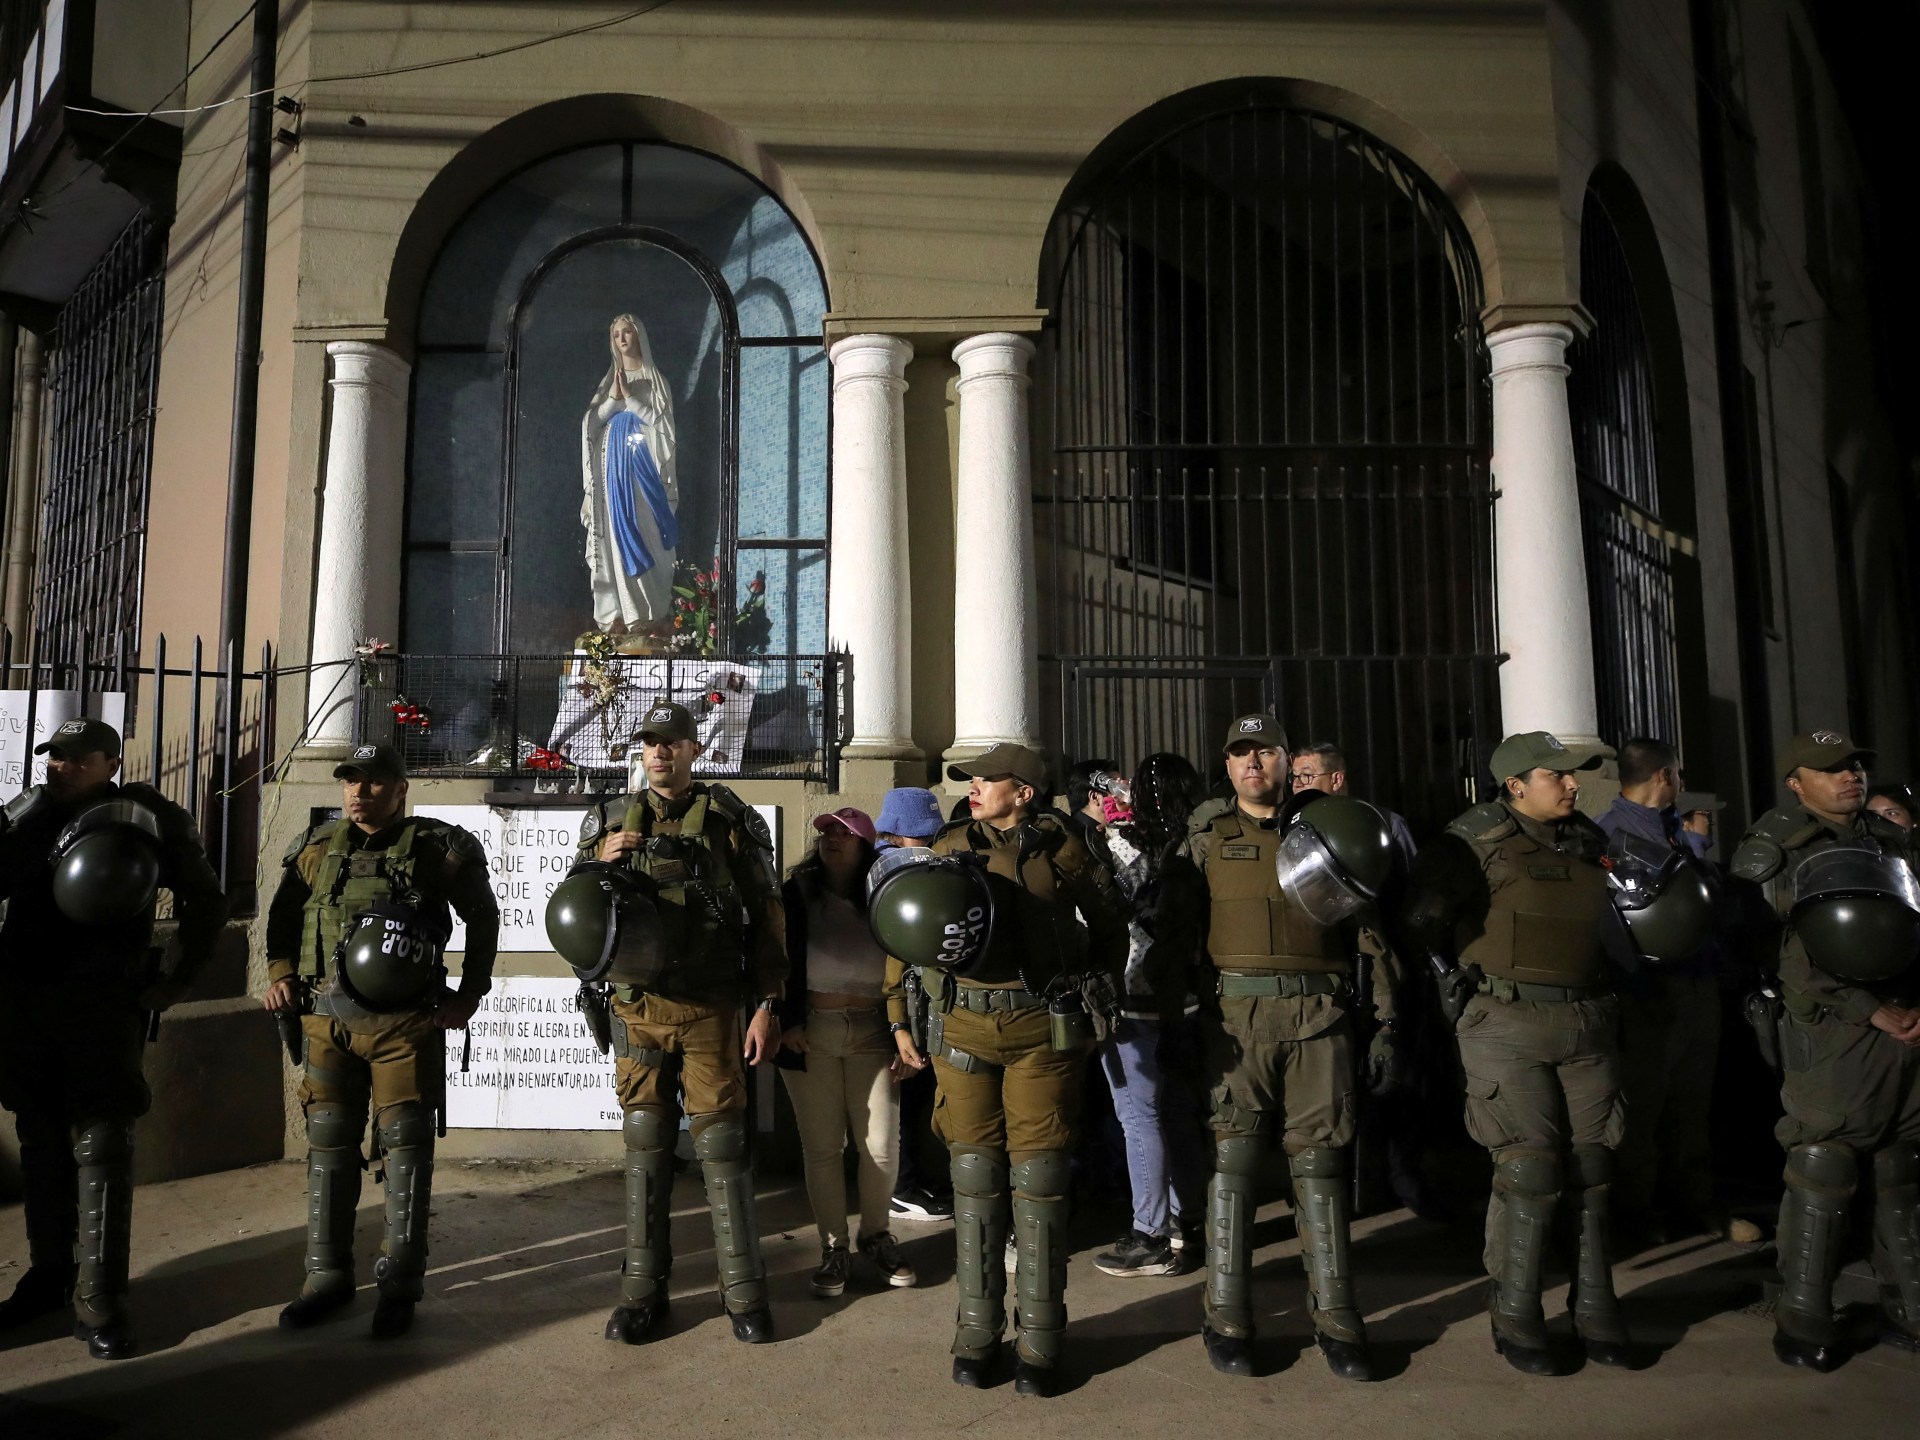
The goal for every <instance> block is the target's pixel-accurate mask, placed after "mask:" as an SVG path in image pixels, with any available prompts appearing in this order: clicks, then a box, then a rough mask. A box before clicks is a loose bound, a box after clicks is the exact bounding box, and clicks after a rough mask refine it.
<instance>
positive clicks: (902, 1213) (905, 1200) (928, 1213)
mask: <svg viewBox="0 0 1920 1440" xmlns="http://www.w3.org/2000/svg"><path fill="white" fill-rule="evenodd" d="M889 1208H891V1209H892V1211H893V1213H894V1214H895V1215H898V1216H899V1217H900V1218H901V1219H903V1220H951V1219H952V1218H953V1197H952V1196H951V1195H936V1194H934V1193H933V1191H931V1190H929V1189H927V1187H926V1186H924V1185H911V1186H909V1187H907V1188H906V1189H905V1190H902V1191H900V1192H898V1193H897V1194H896V1195H895V1196H894V1197H893V1203H892V1205H891V1206H890V1207H889Z"/></svg>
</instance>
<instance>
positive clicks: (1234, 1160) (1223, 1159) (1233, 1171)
mask: <svg viewBox="0 0 1920 1440" xmlns="http://www.w3.org/2000/svg"><path fill="white" fill-rule="evenodd" d="M1265 1148H1266V1146H1265V1144H1264V1142H1263V1141H1262V1140H1261V1139H1260V1137H1259V1136H1258V1135H1222V1136H1221V1137H1220V1138H1219V1139H1218V1140H1216V1141H1214V1145H1213V1167H1214V1169H1216V1170H1218V1171H1219V1172H1220V1173H1221V1174H1222V1175H1258V1174H1259V1173H1260V1152H1261V1151H1262V1150H1264V1149H1265Z"/></svg>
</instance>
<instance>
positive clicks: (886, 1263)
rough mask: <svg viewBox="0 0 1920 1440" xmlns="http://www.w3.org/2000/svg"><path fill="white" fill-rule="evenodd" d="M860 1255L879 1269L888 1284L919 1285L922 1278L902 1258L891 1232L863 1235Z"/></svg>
mask: <svg viewBox="0 0 1920 1440" xmlns="http://www.w3.org/2000/svg"><path fill="white" fill-rule="evenodd" d="M841 1253H843V1254H844V1253H845V1252H844V1251H843V1252H841ZM860 1253H861V1254H862V1255H864V1256H866V1257H867V1259H869V1260H871V1261H873V1263H874V1264H875V1265H876V1266H878V1267H879V1269H880V1275H881V1278H882V1279H884V1280H885V1281H886V1282H887V1284H889V1285H892V1286H895V1287H899V1286H903V1285H915V1284H918V1283H919V1280H920V1277H919V1276H918V1275H915V1274H914V1273H913V1267H912V1266H911V1265H909V1264H907V1262H906V1261H905V1260H902V1259H901V1258H900V1246H899V1244H898V1242H896V1241H895V1240H894V1238H893V1232H892V1231H891V1230H882V1231H881V1232H880V1233H879V1234H878V1235H862V1236H861V1237H860Z"/></svg>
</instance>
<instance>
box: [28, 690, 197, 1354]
mask: <svg viewBox="0 0 1920 1440" xmlns="http://www.w3.org/2000/svg"><path fill="white" fill-rule="evenodd" d="M34 753H35V754H45V755H46V756H47V783H46V784H45V785H38V786H34V787H32V788H31V789H28V790H26V791H25V792H23V793H22V794H21V795H20V796H19V797H18V798H16V799H15V800H14V801H13V802H12V803H11V804H10V805H8V806H7V807H6V811H5V813H4V816H0V902H4V904H3V905H0V913H3V914H4V920H0V1105H3V1106H5V1107H6V1108H7V1109H8V1110H11V1111H13V1112H14V1117H15V1123H16V1126H17V1128H18V1131H19V1136H20V1172H21V1177H20V1178H21V1183H22V1186H23V1188H24V1189H25V1192H26V1206H25V1209H26V1223H27V1247H28V1254H29V1268H28V1269H27V1271H26V1273H25V1274H24V1275H22V1276H21V1277H20V1281H19V1283H18V1284H17V1285H16V1286H15V1287H14V1291H13V1294H12V1296H11V1298H9V1299H8V1300H6V1301H5V1302H4V1303H0V1330H5V1329H11V1328H13V1327H15V1326H17V1325H22V1324H25V1323H27V1322H28V1321H30V1320H33V1319H36V1318H38V1317H39V1316H42V1315H47V1314H51V1313H52V1312H54V1311H56V1310H59V1309H61V1308H62V1307H64V1306H65V1305H66V1304H67V1302H68V1300H69V1298H71V1300H72V1302H73V1313H74V1335H75V1337H76V1338H78V1339H82V1340H85V1341H86V1342H87V1349H88V1351H89V1353H91V1354H92V1355H93V1356H95V1357H96V1358H97V1359H102V1360H118V1359H122V1358H124V1357H126V1356H128V1355H131V1354H132V1353H133V1349H134V1339H133V1332H132V1329H131V1327H130V1325H129V1323H128V1320H127V1315H126V1310H125V1308H124V1307H125V1295H126V1290H127V1269H128V1263H129V1250H130V1245H131V1239H132V1228H133V1124H134V1121H135V1120H137V1119H138V1118H139V1117H140V1116H142V1115H144V1114H146V1112H147V1107H148V1106H149V1104H150V1103H151V1101H152V1096H151V1094H150V1092H149V1091H148V1089H147V1083H146V1080H145V1078H144V1077H143V1076H142V1074H141V1066H140V1060H141V1047H142V1045H143V1044H144V1042H145V1039H146V1035H147V1030H148V1026H149V1024H150V1017H151V1016H152V1015H153V1014H154V1013H156V1012H159V1011H162V1010H165V1009H166V1008H167V1007H168V1006H169V1005H171V1004H173V1003H174V1002H175V1001H177V1000H179V999H180V998H181V996H182V995H184V994H185V993H186V990H187V987H188V985H189V984H190V983H191V981H192V979H193V977H194V975H195V973H196V972H197V971H199V969H200V968H201V967H202V966H203V965H204V964H205V963H206V962H207V960H208V958H209V957H210V956H211V955H212V953H213V946H214V941H215V939H216V937H217V936H218V935H219V932H220V927H221V925H222V923H223V922H224V921H225V920H226V915H227V901H226V897H225V896H224V895H223V894H222V893H221V890H220V882H219V880H218V879H217V878H216V877H215V876H214V873H213V871H212V869H211V868H210V867H209V866H208V864H207V859H206V855H205V852H204V851H202V849H201V847H200V837H199V836H198V834H196V833H195V830H194V825H193V819H192V817H191V816H189V815H188V814H187V813H186V811H184V810H182V809H181V808H180V807H179V806H177V805H175V804H174V803H173V802H172V801H170V800H168V799H166V798H165V797H164V796H163V795H161V794H160V793H159V792H158V791H157V790H155V789H153V788H152V787H151V786H148V785H125V786H122V785H118V784H116V783H115V782H114V778H113V777H114V776H115V775H116V774H117V773H118V772H119V769H120V736H119V733H118V732H117V731H115V730H114V728H113V727H112V726H111V725H107V724H105V723H104V722H102V721H99V720H90V719H82V720H69V721H67V722H66V723H65V724H63V725H61V726H60V727H59V728H58V729H56V730H55V731H54V733H53V735H52V737H51V738H50V739H49V740H48V741H47V742H46V743H45V744H43V745H41V746H39V747H38V748H37V749H36V750H35V752H34ZM159 886H165V887H166V888H167V889H169V890H171V891H172V892H173V913H174V916H175V918H176V919H177V920H178V922H179V928H178V952H179V953H178V957H177V959H176V961H175V963H174V964H173V966H172V968H171V969H170V970H165V971H162V970H161V969H160V968H159V967H158V965H157V964H156V960H157V957H158V954H159V952H157V951H155V950H153V949H151V948H150V946H151V941H152V937H153V899H154V892H155V890H156V889H157V888H158V887H159ZM76 1241H77V1244H76Z"/></svg>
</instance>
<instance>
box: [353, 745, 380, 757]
mask: <svg viewBox="0 0 1920 1440" xmlns="http://www.w3.org/2000/svg"><path fill="white" fill-rule="evenodd" d="M379 753H380V747H379V746H378V745H356V746H355V747H354V750H353V758H354V759H356V760H371V759H373V758H374V757H375V756H377V755H378V754H379Z"/></svg>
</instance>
